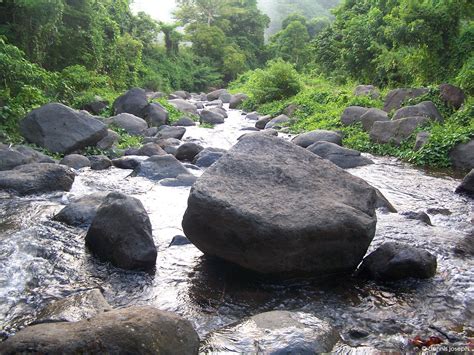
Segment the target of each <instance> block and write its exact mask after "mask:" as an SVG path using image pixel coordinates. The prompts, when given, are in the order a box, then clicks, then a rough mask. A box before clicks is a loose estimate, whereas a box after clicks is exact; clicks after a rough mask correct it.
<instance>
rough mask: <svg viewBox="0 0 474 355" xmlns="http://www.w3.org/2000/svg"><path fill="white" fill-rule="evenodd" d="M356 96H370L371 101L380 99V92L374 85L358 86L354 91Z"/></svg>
mask: <svg viewBox="0 0 474 355" xmlns="http://www.w3.org/2000/svg"><path fill="white" fill-rule="evenodd" d="M354 96H368V97H370V98H371V99H378V98H379V97H380V91H379V89H377V88H376V87H375V86H373V85H358V86H356V88H355V89H354Z"/></svg>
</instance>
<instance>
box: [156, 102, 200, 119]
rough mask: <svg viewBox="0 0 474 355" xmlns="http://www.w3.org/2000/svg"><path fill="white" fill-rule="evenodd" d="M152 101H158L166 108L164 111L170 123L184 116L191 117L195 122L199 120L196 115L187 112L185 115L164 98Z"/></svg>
mask: <svg viewBox="0 0 474 355" xmlns="http://www.w3.org/2000/svg"><path fill="white" fill-rule="evenodd" d="M153 101H155V102H158V103H159V104H160V105H161V106H163V107H164V108H165V109H166V111H168V113H169V123H170V124H172V123H175V122H176V121H178V120H179V119H180V118H182V117H184V116H186V117H189V118H191V119H192V120H193V121H195V122H197V121H198V120H199V117H198V116H196V115H193V114H192V113H188V114H186V115H185V114H183V113H182V112H181V111H179V110H178V109H177V108H176V107H174V106H173V105H171V104H170V103H169V102H168V101H167V100H166V99H165V98H161V99H155V100H153Z"/></svg>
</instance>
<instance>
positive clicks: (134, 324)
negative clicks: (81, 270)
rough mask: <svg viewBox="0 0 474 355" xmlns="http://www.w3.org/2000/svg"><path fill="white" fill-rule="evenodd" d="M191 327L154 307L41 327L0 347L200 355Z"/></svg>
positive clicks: (44, 351) (21, 333)
mask: <svg viewBox="0 0 474 355" xmlns="http://www.w3.org/2000/svg"><path fill="white" fill-rule="evenodd" d="M198 349H199V337H198V335H197V333H196V331H195V330H194V329H193V327H192V325H191V323H190V322H189V321H187V320H185V319H183V318H181V317H179V316H177V315H175V314H173V313H169V312H164V311H159V310H157V309H156V308H153V307H150V306H142V307H130V308H124V309H117V310H113V311H109V312H104V313H100V314H98V315H97V316H95V317H93V318H91V319H87V320H82V321H79V322H59V323H47V324H38V325H33V326H30V327H27V328H25V329H23V330H21V331H19V332H18V333H17V334H16V335H15V336H13V337H11V338H9V339H8V340H6V341H5V342H3V343H0V353H2V354H4V355H10V354H18V353H38V354H99V353H101V354H144V353H150V354H197V353H198Z"/></svg>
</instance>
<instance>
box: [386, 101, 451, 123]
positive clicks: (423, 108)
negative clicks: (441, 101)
mask: <svg viewBox="0 0 474 355" xmlns="http://www.w3.org/2000/svg"><path fill="white" fill-rule="evenodd" d="M407 117H428V118H430V119H432V120H433V121H437V122H443V116H441V113H440V112H439V111H438V108H437V107H436V105H435V104H434V103H433V102H431V101H423V102H420V103H419V104H417V105H413V106H406V107H402V108H400V109H398V110H397V111H396V112H395V114H394V115H393V118H392V119H393V120H399V119H401V118H407Z"/></svg>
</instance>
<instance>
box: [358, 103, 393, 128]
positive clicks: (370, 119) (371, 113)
mask: <svg viewBox="0 0 474 355" xmlns="http://www.w3.org/2000/svg"><path fill="white" fill-rule="evenodd" d="M379 121H390V118H388V114H387V112H385V111H383V110H380V109H378V108H371V109H370V110H368V111H367V112H366V113H364V114H363V115H362V116H360V123H361V124H362V128H363V129H364V130H365V131H367V132H370V130H371V129H372V126H373V125H374V122H379Z"/></svg>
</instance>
